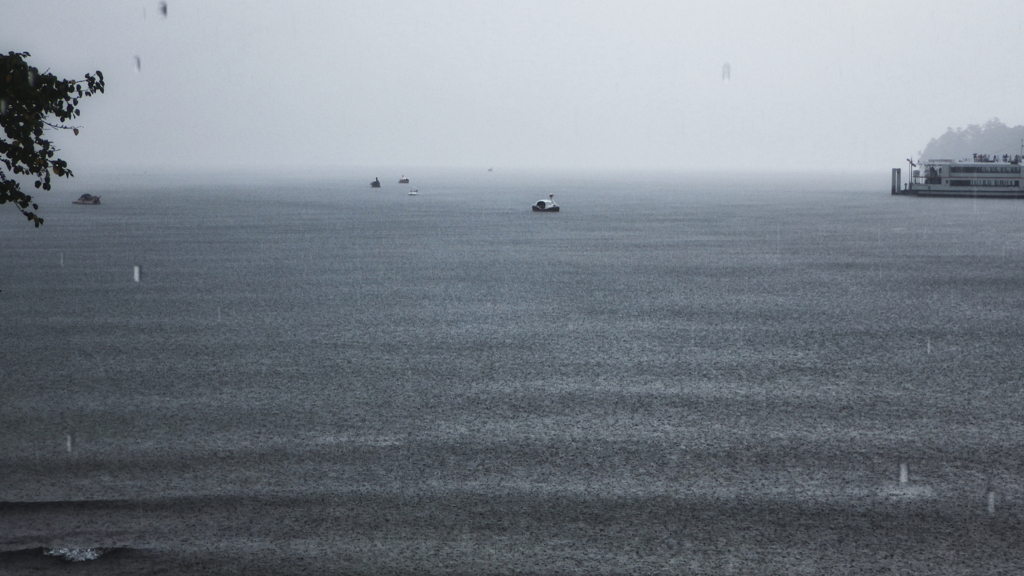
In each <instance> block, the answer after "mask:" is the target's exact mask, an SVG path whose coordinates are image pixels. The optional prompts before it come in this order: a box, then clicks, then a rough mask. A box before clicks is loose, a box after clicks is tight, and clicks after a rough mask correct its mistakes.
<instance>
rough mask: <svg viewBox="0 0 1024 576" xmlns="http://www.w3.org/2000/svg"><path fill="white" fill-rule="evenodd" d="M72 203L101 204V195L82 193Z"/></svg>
mask: <svg viewBox="0 0 1024 576" xmlns="http://www.w3.org/2000/svg"><path fill="white" fill-rule="evenodd" d="M71 203H72V204H99V203H100V197H99V196H93V195H92V194H82V195H81V196H79V197H78V200H72V201H71Z"/></svg>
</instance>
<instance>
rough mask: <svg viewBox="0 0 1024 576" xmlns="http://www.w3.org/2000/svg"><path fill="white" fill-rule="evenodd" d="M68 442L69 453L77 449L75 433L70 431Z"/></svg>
mask: <svg viewBox="0 0 1024 576" xmlns="http://www.w3.org/2000/svg"><path fill="white" fill-rule="evenodd" d="M66 444H67V447H68V454H71V451H72V450H74V449H75V435H74V434H72V433H71V432H68V435H67V441H66Z"/></svg>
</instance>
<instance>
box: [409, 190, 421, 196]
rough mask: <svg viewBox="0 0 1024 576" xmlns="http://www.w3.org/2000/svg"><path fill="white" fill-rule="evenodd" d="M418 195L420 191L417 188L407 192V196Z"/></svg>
mask: <svg viewBox="0 0 1024 576" xmlns="http://www.w3.org/2000/svg"><path fill="white" fill-rule="evenodd" d="M419 193H420V191H419V189H417V188H413V189H412V190H409V196H417V195H419Z"/></svg>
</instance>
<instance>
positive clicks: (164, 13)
mask: <svg viewBox="0 0 1024 576" xmlns="http://www.w3.org/2000/svg"><path fill="white" fill-rule="evenodd" d="M160 15H161V16H163V17H164V18H167V2H161V3H160Z"/></svg>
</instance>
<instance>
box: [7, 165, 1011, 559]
mask: <svg viewBox="0 0 1024 576" xmlns="http://www.w3.org/2000/svg"><path fill="white" fill-rule="evenodd" d="M378 175H380V174H379V173H378V174H373V173H372V172H366V173H360V174H347V175H346V174H343V175H339V176H337V177H334V178H327V177H323V178H303V179H293V180H288V179H284V178H278V179H268V180H264V181H262V182H261V181H257V179H254V178H253V179H250V180H249V181H248V182H249V183H245V182H241V181H237V180H231V179H227V178H220V179H216V180H211V179H202V178H198V177H195V178H188V177H174V178H171V177H167V176H163V177H160V176H150V177H144V176H132V177H117V178H115V177H107V178H105V179H97V180H90V181H84V182H82V181H76V182H60V183H58V190H57V191H55V192H53V193H50V194H45V195H43V196H40V198H42V199H44V203H43V208H44V212H43V214H42V215H43V216H44V218H46V224H45V225H44V226H43V227H42V228H40V229H38V230H36V229H33V228H31V227H30V226H29V225H28V224H27V223H25V222H24V219H23V218H22V217H21V216H20V215H19V214H18V213H17V212H16V211H15V210H14V209H13V208H11V207H9V206H4V207H3V209H2V210H0V394H2V398H3V402H2V403H0V439H2V441H0V564H4V563H6V564H7V565H8V566H9V567H11V568H12V570H13V571H14V573H22V572H24V573H32V574H37V573H38V574H49V573H53V574H57V573H65V571H67V570H69V569H70V568H73V569H74V571H75V572H76V573H80V574H104V575H114V574H149V573H165V572H166V573H175V574H177V573H210V574H247V575H251V574H318V573H325V574H567V573H572V574H731V573H735V574H783V573H785V574H877V573H886V574H888V573H908V574H909V573H916V574H923V573H928V574H967V573H970V574H997V573H999V574H1002V573H1013V572H1014V571H1015V570H1016V569H1019V567H1020V566H1021V565H1024V546H1022V544H1024V538H1022V536H1024V534H1022V528H1024V525H1022V520H1024V485H1022V472H1024V418H1022V409H1021V407H1022V403H1024V389H1022V375H1024V203H1022V202H1018V201H1005V200H1003V201H1000V200H983V201H982V200H979V201H975V200H972V199H921V198H909V197H894V196H890V195H889V182H888V180H889V178H888V176H889V175H888V173H887V172H886V173H881V174H879V175H858V174H833V175H807V174H803V175H801V174H796V175H772V176H766V177H765V176H755V175H749V176H735V175H732V176H727V175H714V174H703V175H693V174H690V175H686V174H654V175H649V174H648V175H643V174H632V175H630V174H619V175H616V174H605V175H578V174H577V175H574V174H555V173H551V174H537V173H515V174H504V173H501V172H500V171H499V172H495V173H486V172H481V173H469V172H443V171H435V172H431V173H425V174H421V175H417V174H410V177H411V178H412V179H413V181H412V184H411V185H408V186H406V185H399V184H397V175H396V176H395V177H394V178H390V177H388V178H385V177H382V181H383V182H384V186H383V188H381V189H380V190H372V189H370V187H369V185H368V184H369V181H370V180H372V179H373V177H374V176H378ZM76 180H80V179H76ZM393 182H394V183H393ZM409 186H412V187H416V188H418V189H419V195H418V196H409V195H408V194H407V191H408V188H409ZM83 192H89V193H92V194H98V195H101V196H102V202H103V203H102V204H101V205H99V206H77V205H72V204H71V203H70V201H71V200H72V199H73V198H76V197H77V196H78V194H81V193H83ZM549 193H554V194H555V201H556V202H558V203H559V204H561V206H562V212H560V213H558V214H540V213H533V212H531V211H530V205H531V204H532V203H534V202H536V201H537V200H538V199H540V198H546V197H547V195H548V194H549ZM135 266H138V267H139V270H140V274H139V281H138V282H136V281H135V280H134V277H133V274H134V267H135ZM901 467H902V468H903V470H902V473H901ZM901 476H902V480H905V481H901ZM64 549H67V550H70V551H69V552H61V550H64ZM75 550H78V551H79V552H77V554H79V555H80V556H81V555H85V556H87V557H90V558H95V559H91V560H83V561H80V562H73V563H69V562H68V560H67V558H69V557H71V556H74V555H75V554H76V552H74V551H75Z"/></svg>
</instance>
